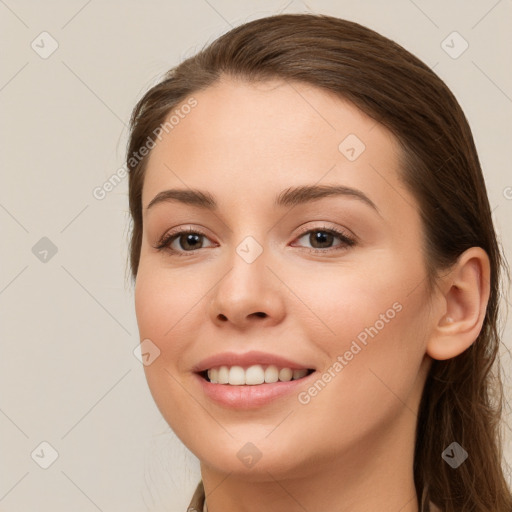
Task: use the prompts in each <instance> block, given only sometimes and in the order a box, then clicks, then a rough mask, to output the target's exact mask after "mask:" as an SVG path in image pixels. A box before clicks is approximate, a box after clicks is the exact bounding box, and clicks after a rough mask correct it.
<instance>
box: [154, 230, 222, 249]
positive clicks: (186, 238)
mask: <svg viewBox="0 0 512 512" xmlns="http://www.w3.org/2000/svg"><path fill="white" fill-rule="evenodd" d="M203 239H206V240H208V239H207V237H206V235H205V234H204V233H201V232H200V231H198V230H196V229H192V228H189V229H186V230H184V229H182V230H180V231H173V232H171V233H166V234H165V235H164V236H163V237H162V239H161V240H160V241H159V242H158V244H157V245H156V246H155V249H158V250H163V249H165V250H168V251H170V252H172V253H176V254H178V255H180V256H181V254H182V253H186V252H188V253H190V252H194V251H196V250H198V249H203V248H204V247H203V246H202V240H203ZM212 245H213V244H212ZM208 247H210V246H208Z"/></svg>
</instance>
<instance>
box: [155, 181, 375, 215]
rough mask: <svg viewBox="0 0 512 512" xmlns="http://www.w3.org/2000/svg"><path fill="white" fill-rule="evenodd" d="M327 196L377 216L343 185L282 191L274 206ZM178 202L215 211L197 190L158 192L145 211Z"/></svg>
mask: <svg viewBox="0 0 512 512" xmlns="http://www.w3.org/2000/svg"><path fill="white" fill-rule="evenodd" d="M329 196H348V197H353V198H355V199H358V200H360V201H362V202H363V203H365V204H366V205H368V206H370V207H371V208H372V209H374V210H375V211H376V212H377V213H378V214H379V215H380V211H379V209H378V208H377V206H376V205H375V203H374V202H373V201H372V200H371V199H370V198H369V197H368V196H367V195H366V194H364V193H363V192H362V191H361V190H358V189H355V188H351V187H346V186H344V185H302V186H299V187H290V188H288V189H286V190H283V191H282V192H281V193H280V194H279V195H278V196H277V197H276V199H275V201H274V206H278V207H294V206H298V205H301V204H306V203H309V202H312V201H316V200H318V199H322V198H324V197H329ZM168 202H179V203H183V204H187V205H190V206H196V207H198V208H203V209H206V210H211V211H214V210H217V209H218V205H217V202H216V201H215V198H214V197H213V196H212V195H211V194H210V193H208V192H203V191H201V190H197V189H169V190H163V191H162V192H159V193H158V194H157V195H156V196H155V197H154V198H153V199H152V200H151V201H150V203H149V204H148V206H147V208H146V210H149V209H150V208H152V207H153V206H155V205H157V204H159V203H168Z"/></svg>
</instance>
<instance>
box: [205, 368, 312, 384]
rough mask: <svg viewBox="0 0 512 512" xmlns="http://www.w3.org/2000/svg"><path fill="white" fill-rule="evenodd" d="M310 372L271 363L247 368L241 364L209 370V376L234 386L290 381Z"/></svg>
mask: <svg viewBox="0 0 512 512" xmlns="http://www.w3.org/2000/svg"><path fill="white" fill-rule="evenodd" d="M307 373H308V370H306V369H305V368H304V369H300V370H292V369H291V368H278V367H277V366H274V365H269V366H267V367H266V368H264V367H263V366H262V365H260V364H255V365H252V366H249V367H248V368H247V369H244V368H242V367H241V366H231V367H228V366H220V367H217V368H211V369H210V370H208V378H209V379H210V382H212V383H213V384H230V385H232V386H243V385H249V386H253V385H257V384H263V383H267V384H271V383H273V382H277V381H278V380H279V381H281V382H288V381H290V380H296V379H301V378H302V377H304V376H305V375H306V374H307Z"/></svg>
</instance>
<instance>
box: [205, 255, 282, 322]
mask: <svg viewBox="0 0 512 512" xmlns="http://www.w3.org/2000/svg"><path fill="white" fill-rule="evenodd" d="M269 263H270V264H271V262H270V261H269V258H267V255H266V250H264V251H263V252H262V254H260V255H259V256H258V257H257V258H256V259H255V260H254V261H252V262H248V261H246V260H245V259H244V258H243V257H241V256H240V255H239V254H238V253H237V252H236V251H233V255H232V256H230V258H229V259H228V261H227V264H226V268H227V271H226V272H224V273H223V274H224V275H223V277H222V278H221V279H220V281H219V282H218V284H217V285H216V286H215V287H214V289H213V290H212V294H211V296H210V297H211V298H210V305H209V308H210V317H211V319H212V321H213V322H214V323H216V324H217V325H219V326H225V325H227V324H229V325H232V326H233V327H236V328H238V329H246V328H250V327H251V326H256V325H260V326H263V325H264V326H271V325H276V324H278V323H280V322H281V321H282V320H283V318H284V314H285V306H284V297H283V293H285V289H284V287H283V285H282V283H281V282H280V280H279V279H278V278H277V277H276V272H275V269H271V268H269V266H268V264H269Z"/></svg>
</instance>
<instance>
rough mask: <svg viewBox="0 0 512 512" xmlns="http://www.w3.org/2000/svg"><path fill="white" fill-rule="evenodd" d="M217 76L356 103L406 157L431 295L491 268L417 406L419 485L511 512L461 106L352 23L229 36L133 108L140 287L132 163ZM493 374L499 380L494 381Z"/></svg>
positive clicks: (477, 197) (262, 24)
mask: <svg viewBox="0 0 512 512" xmlns="http://www.w3.org/2000/svg"><path fill="white" fill-rule="evenodd" d="M221 76H229V77H234V78H240V79H244V80H249V81H260V80H266V79H275V78H279V79H283V80H287V81H290V82H293V81H299V82H304V83H308V84H312V85H314V86H317V87H319V88H321V89H324V90H328V91H331V92H334V93H335V94H337V95H338V96H339V97H341V98H344V99H347V100H349V101H351V102H352V103H353V104H354V105H356V106H357V107H358V108H359V109H361V110H362V111H363V112H365V113H366V114H367V115H369V116H371V117H372V118H374V119H375V120H376V121H378V122H379V123H381V124H382V125H384V126H386V127H387V128H388V129H389V130H390V131H391V132H392V133H393V134H394V135H395V136H396V138H397V140H398V141H399V143H400V146H401V148H402V165H401V168H400V170H399V172H400V176H401V178H402V179H403V181H404V183H405V184H406V185H407V186H408V188H409V190H410V191H411V193H412V194H413V195H414V197H415V198H416V199H417V201H418V203H419V205H420V213H421V218H422V222H423V227H424V247H423V252H424V257H425V265H426V268H427V274H428V285H429V287H430V289H431V290H432V289H433V287H434V286H435V284H436V279H437V278H439V276H440V274H441V273H442V271H443V270H446V269H448V268H449V267H450V266H451V265H453V264H454V263H455V262H456V260H457V258H458V257H459V256H460V254H461V253H462V252H464V251H465V250H466V249H468V248H470V247H473V246H478V247H481V248H483V249H484V250H485V251H486V252H487V254H488V256H489V259H490V265H491V283H490V297H489V302H488V306H487V311H486V316H485V320H484V323H483V327H482V330H481V332H480V334H479V336H478V338H477V339H476V341H475V342H474V343H473V344H472V345H471V346H470V347H469V348H468V349H467V350H465V351H464V352H463V353H462V354H460V355H459V356H457V357H455V358H453V359H449V360H445V361H437V360H434V361H433V364H432V367H431V369H430V372H429V375H428V377H427V381H426V383H425V388H424V391H423V395H422V399H421V402H420V408H419V414H418V424H417V435H416V446H415V456H414V480H415V485H416V490H417V494H418V505H419V507H420V510H428V505H427V504H428V502H429V501H431V502H432V503H434V504H435V505H437V506H438V507H440V508H441V510H443V511H446V512H466V511H467V512H469V511H479V512H490V511H493V512H510V511H512V495H511V492H510V489H509V488H508V485H507V481H506V479H505V476H504V467H502V465H504V464H505V460H504V459H503V455H502V442H503V440H502V435H503V432H502V431H501V426H502V425H501V422H502V414H503V400H504V398H503V385H502V381H501V375H500V364H499V359H498V355H499V344H500V336H501V326H500V325H499V324H498V323H499V317H498V305H499V301H500V275H501V274H502V272H501V271H502V270H505V271H507V275H508V267H507V264H506V261H505V259H504V257H503V256H502V254H501V252H500V247H499V244H498V242H497V238H496V234H495V231H494V227H493V221H492V216H491V210H490V207H489V201H488V197H487V192H486V187H485V182H484V178H483V176H482V171H481V168H480V163H479V160H478V155H477V152H476V148H475V144H474V142H473V137H472V134H471V130H470V128H469V125H468V123H467V120H466V118H465V116H464V113H463V112H462V110H461V108H460V106H459V104H458V103H457V101H456V99H455V97H454V96H453V94H452V93H451V92H450V90H449V89H448V87H447V86H446V85H445V84H444V82H443V81H442V80H441V79H440V78H439V77H438V76H437V75H436V74H435V73H434V72H433V71H432V70H431V69H430V68H429V67H428V66H426V65H425V64H424V63H423V62H421V61H420V60H419V59H417V58H416V57H414V56H413V55H411V54H410V53H409V52H407V51H406V50H405V49H404V48H402V47H401V46H400V45H398V44H396V43H395V42H393V41H391V40H389V39H387V38H385V37H383V36H381V35H380V34H378V33H376V32H374V31H372V30H370V29H368V28H366V27H363V26H361V25H359V24H357V23H353V22H350V21H346V20H342V19H338V18H334V17H330V16H325V15H313V14H286V15H277V16H271V17H268V18H262V19H258V20H255V21H251V22H249V23H246V24H244V25H241V26H239V27H236V28H234V29H232V30H230V31H229V32H228V33H226V34H224V35H222V36H221V37H219V38H218V39H216V40H215V41H214V42H213V43H211V44H210V45H209V46H207V47H206V48H204V49H203V50H202V51H200V52H199V53H198V54H196V55H195V56H193V57H190V58H188V59H187V60H185V61H184V62H182V63H181V64H180V65H178V66H177V67H175V68H173V69H171V70H170V71H169V72H168V73H167V74H166V75H165V77H164V79H163V80H162V81H161V82H160V83H159V84H157V85H156V86H154V87H152V88H151V89H150V90H149V91H148V92H147V93H146V94H145V95H144V97H143V98H142V99H141V100H140V101H139V102H138V104H137V105H136V107H135V109H134V111H133V113H132V118H131V133H130V140H129V145H128V153H127V166H128V169H129V171H130V175H129V203H130V212H131V216H132V221H133V229H132V236H131V241H130V266H131V272H132V277H133V278H134V279H135V278H136V275H137V269H138V265H139V258H140V249H141V240H142V201H141V195H142V186H143V182H144V170H145V165H146V162H147V156H146V157H144V158H141V159H139V158H134V155H135V154H137V155H138V152H139V149H140V148H141V147H143V146H144V145H146V144H147V141H148V140H150V139H151V137H154V136H155V135H157V134H158V133H159V131H158V130H159V126H162V124H164V123H165V120H166V118H167V116H169V114H170V112H171V110H172V109H174V108H175V107H176V106H177V105H178V104H179V103H180V102H183V101H184V100H186V99H187V98H189V97H190V95H192V94H193V93H194V92H197V91H199V90H201V89H204V88H207V87H208V86H210V85H212V84H213V83H215V82H216V81H217V80H218V79H219V78H220V77H221ZM493 370H495V371H494V372H493ZM454 441H456V442H457V443H459V444H460V445H461V446H462V447H463V448H464V449H465V450H466V451H467V452H468V454H469V457H468V458H467V459H466V461H465V462H464V463H463V464H462V465H460V466H459V467H458V468H457V469H456V470H455V469H452V467H450V466H449V465H448V464H447V463H446V462H445V461H444V460H443V458H442V457H441V454H442V452H443V451H444V450H445V449H446V448H447V447H448V446H449V445H450V444H451V443H452V442H454Z"/></svg>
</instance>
